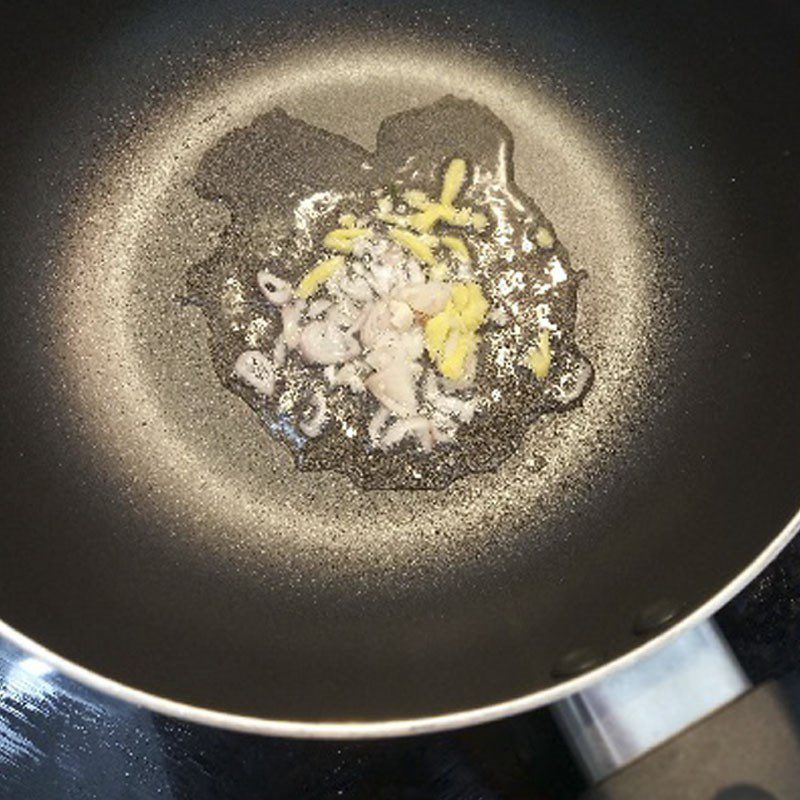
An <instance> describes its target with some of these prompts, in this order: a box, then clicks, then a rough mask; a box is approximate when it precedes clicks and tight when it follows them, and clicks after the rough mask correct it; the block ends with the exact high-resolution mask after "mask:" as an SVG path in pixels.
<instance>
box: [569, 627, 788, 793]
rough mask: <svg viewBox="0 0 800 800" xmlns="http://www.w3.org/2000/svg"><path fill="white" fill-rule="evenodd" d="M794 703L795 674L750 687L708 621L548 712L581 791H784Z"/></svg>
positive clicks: (726, 646)
mask: <svg viewBox="0 0 800 800" xmlns="http://www.w3.org/2000/svg"><path fill="white" fill-rule="evenodd" d="M787 699H789V702H787ZM798 707H800V676H793V677H789V678H786V679H784V680H783V681H782V682H780V683H776V682H771V683H767V684H764V685H762V686H759V687H757V688H755V689H753V688H751V687H750V683H749V681H748V679H747V677H746V676H745V674H744V672H743V671H742V669H741V667H740V666H739V664H738V662H737V660H736V657H735V656H734V655H733V653H732V652H731V650H730V648H729V647H728V644H727V642H726V641H725V639H724V638H723V637H722V635H721V634H720V632H719V630H718V629H717V627H716V625H715V624H714V623H713V622H712V621H708V622H703V623H701V624H700V625H697V626H696V627H694V628H692V629H691V630H689V631H687V632H686V633H684V634H681V635H680V636H678V637H677V638H676V639H674V640H673V641H672V642H670V643H669V644H667V645H665V646H664V647H663V648H661V649H660V650H658V651H657V652H656V653H654V654H652V655H650V656H648V657H646V658H645V659H643V660H642V661H641V662H639V663H637V664H635V665H634V666H632V667H628V668H627V669H624V670H621V671H619V672H617V673H616V674H613V675H611V676H610V677H608V678H606V679H604V680H602V681H599V682H598V683H596V684H594V685H593V686H590V687H589V688H588V689H586V690H585V691H583V692H580V693H578V694H576V695H573V696H572V697H569V698H567V699H566V700H563V701H561V702H560V703H558V704H557V705H556V706H555V707H554V713H555V717H556V719H557V721H558V723H559V725H560V727H561V729H562V731H563V732H564V733H565V735H566V738H567V740H568V742H569V743H570V746H571V747H572V749H573V752H574V753H575V755H576V757H577V758H578V760H579V762H580V763H581V765H582V767H583V769H584V772H585V774H586V777H587V778H588V779H589V781H590V782H591V783H592V784H594V786H593V788H592V789H590V790H589V791H588V793H587V794H585V795H584V796H583V797H582V800H640V798H643V797H646V798H648V800H674V798H676V797H680V798H681V799H682V800H695V798H697V800H793V798H796V797H797V787H798V786H800V720H798V719H797V718H796V712H795V710H794V709H796V708H798Z"/></svg>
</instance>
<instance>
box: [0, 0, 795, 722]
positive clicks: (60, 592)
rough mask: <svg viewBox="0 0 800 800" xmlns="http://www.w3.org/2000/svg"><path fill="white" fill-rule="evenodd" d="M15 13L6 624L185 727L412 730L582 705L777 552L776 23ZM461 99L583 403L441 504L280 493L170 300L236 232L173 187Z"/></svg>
mask: <svg viewBox="0 0 800 800" xmlns="http://www.w3.org/2000/svg"><path fill="white" fill-rule="evenodd" d="M4 14H5V19H4V24H3V26H2V27H3V29H4V38H5V39H6V41H5V43H4V46H3V48H2V49H0V64H1V65H2V73H1V74H2V75H3V76H4V77H3V78H2V105H1V107H2V111H3V117H4V124H3V126H2V128H1V129H0V143H2V148H0V177H2V198H1V199H0V253H2V276H3V280H4V283H3V290H2V297H1V299H0V304H1V305H0V324H2V332H3V337H2V343H1V344H0V348H1V355H2V364H3V380H2V382H1V383H0V447H2V459H0V470H1V471H2V487H3V488H2V492H0V497H1V498H2V501H1V503H0V514H2V517H1V518H2V522H3V527H2V535H0V618H1V619H2V620H4V623H5V624H4V627H3V631H4V632H5V633H6V634H8V635H11V636H12V637H14V638H16V639H18V640H19V641H22V640H23V637H25V643H26V644H27V646H29V647H30V648H32V649H34V650H36V651H37V652H46V654H51V655H50V657H56V656H57V657H59V658H61V659H66V660H67V661H68V662H70V664H73V665H79V667H78V666H69V665H67V663H66V661H61V662H60V663H61V664H62V666H67V668H68V669H71V670H72V671H73V673H75V674H79V676H80V677H83V678H84V679H85V680H89V681H91V682H94V683H95V684H96V685H100V686H102V687H104V688H106V689H108V690H110V691H113V692H116V693H118V694H121V695H122V696H125V697H128V698H130V699H135V700H137V701H139V702H144V703H147V704H149V705H151V706H153V707H156V708H159V709H161V710H164V711H168V712H170V713H176V714H179V715H183V716H186V717H190V718H193V719H198V720H200V721H206V722H210V723H213V724H225V725H231V726H236V727H243V728H247V729H252V730H260V731H263V732H273V733H287V734H295V735H369V734H371V733H402V732H408V731H410V730H412V729H425V728H430V727H437V726H445V725H453V724H459V723H467V722H472V721H479V720H482V719H488V718H490V717H492V716H498V715H500V714H503V713H509V712H510V711H513V710H521V709H523V708H528V707H532V706H535V705H538V704H541V703H543V702H547V701H549V700H552V699H554V698H555V697H557V696H558V695H560V694H563V693H565V692H567V691H569V690H571V689H574V688H576V687H577V686H578V685H579V684H580V680H581V679H580V678H577V677H576V676H578V675H582V674H585V673H590V672H591V671H592V670H596V669H599V668H602V667H603V666H604V665H607V664H609V663H610V662H612V661H613V660H614V659H618V658H620V657H622V656H624V655H626V654H629V657H630V658H633V657H635V655H634V654H635V652H636V650H637V648H640V647H641V646H642V645H644V644H645V643H646V642H647V641H648V640H650V639H652V638H653V637H655V636H657V635H658V634H662V633H663V632H664V631H667V630H670V629H672V630H676V628H675V626H676V625H677V624H679V623H680V622H681V621H683V623H684V624H685V623H686V622H687V620H688V619H689V618H690V617H691V616H692V615H693V614H695V615H702V614H707V613H710V612H711V611H712V610H713V609H714V608H715V607H717V606H718V605H719V604H720V603H721V602H722V601H723V600H724V599H725V598H726V597H727V596H729V595H730V593H731V592H733V591H735V589H736V588H737V587H739V586H741V585H742V583H743V582H744V581H745V580H746V579H747V578H748V576H752V575H753V574H754V573H755V571H756V570H757V569H758V568H759V567H760V566H762V565H763V563H764V562H765V560H766V559H767V558H768V557H769V556H770V555H772V554H774V553H775V552H777V548H778V547H779V546H780V545H781V544H783V543H784V542H785V541H786V539H787V538H788V537H789V535H791V533H792V532H793V531H794V528H795V527H796V521H797V518H796V517H795V522H794V523H792V519H793V516H794V515H795V513H796V511H797V508H798V500H800V414H798V413H797V397H798V396H799V395H800V371H798V369H797V346H798V341H800V313H799V312H800V278H799V277H798V275H799V274H800V270H798V267H799V266H800V264H798V245H797V230H796V228H797V215H798V209H799V208H800V206H799V205H798V196H800V195H799V194H798V190H800V180H798V178H799V177H800V166H799V165H800V158H799V157H798V152H797V144H798V141H800V136H799V135H800V112H799V111H798V103H797V97H798V88H800V86H799V85H798V84H800V81H798V62H797V52H798V48H797V45H798V32H799V31H800V21H799V20H798V15H797V11H796V8H795V7H794V6H793V5H792V4H790V3H780V2H775V3H769V4H763V3H745V4H730V3H700V4H698V3H689V2H674V3H669V4H650V3H647V4H632V3H623V2H602V3H579V2H558V3H556V2H546V0H537V1H536V2H525V3H523V2H505V3H501V4H486V3H470V2H467V3H463V2H462V3H437V4H436V5H435V7H427V6H424V5H420V4H414V3H404V2H399V3H398V2H393V3H380V2H375V3H361V2H352V3H342V4H335V3H324V4H317V3H304V2H292V3H288V2H286V3H279V2H258V3H255V2H252V3H250V2H244V0H243V1H242V2H230V3H224V4H220V3H210V2H209V3H204V2H201V3H180V2H172V3H148V2H127V3H114V4H111V3H99V2H77V3H72V4H68V6H64V5H63V4H56V3H49V2H41V3H37V4H35V7H33V8H30V7H27V5H23V4H20V5H19V6H17V7H9V8H7V9H6V10H5V12H4ZM447 94H453V95H455V96H457V97H461V98H464V99H474V100H476V101H478V102H479V103H481V104H484V105H486V106H488V107H489V108H490V109H491V110H492V111H493V112H494V113H495V114H496V115H497V116H498V117H500V118H501V119H502V120H503V121H504V122H505V124H506V125H508V127H509V128H510V129H511V131H512V133H513V136H514V145H515V150H514V174H515V180H516V182H517V184H518V185H519V186H520V187H521V188H523V189H524V190H525V191H526V192H527V193H528V194H529V195H530V196H531V197H533V198H534V199H535V200H536V202H537V203H538V204H539V205H540V206H541V207H542V209H543V210H544V212H545V213H546V214H547V216H548V217H549V218H550V219H551V220H552V222H553V224H554V225H555V228H556V230H557V231H558V233H559V236H560V237H561V239H562V240H563V242H564V244H565V246H566V247H567V248H568V250H569V251H570V254H571V257H572V261H573V264H574V266H576V267H578V268H580V269H584V270H585V271H586V272H587V274H588V278H587V280H586V281H585V282H584V283H583V284H582V285H581V288H580V294H579V317H578V325H577V335H578V341H579V344H580V346H581V348H582V350H583V351H584V352H585V353H586V354H587V355H588V357H589V358H590V360H591V362H592V364H593V366H594V369H595V379H594V385H593V387H592V389H591V391H590V392H589V393H588V394H587V396H586V397H585V400H584V401H583V403H582V404H581V405H580V406H579V407H576V408H574V409H572V410H570V411H569V412H566V413H564V414H559V415H555V416H553V415H551V416H549V417H544V418H542V419H541V420H540V421H539V422H538V423H537V424H536V425H535V426H534V427H533V428H532V429H531V430H530V432H529V434H528V437H527V439H526V442H525V445H524V447H523V448H521V450H520V452H519V453H517V455H515V456H514V457H513V458H512V459H510V460H509V461H508V462H507V463H506V464H505V465H503V466H502V467H501V468H500V469H499V470H498V471H497V472H496V473H492V474H483V475H476V476H472V477H469V478H465V479H463V480H460V481H457V482H456V483H454V484H453V485H452V486H451V487H450V488H449V489H447V490H444V491H433V492H424V491H405V492H398V491H363V490H360V489H358V488H357V487H355V486H354V485H353V484H352V483H351V482H349V481H348V480H347V479H346V478H345V477H343V476H340V475H333V474H327V473H306V472H297V471H296V470H295V469H294V467H293V463H292V460H291V458H290V456H289V453H288V452H287V451H286V450H285V449H284V448H282V447H281V446H279V445H278V444H276V443H274V442H273V441H271V440H270V439H269V437H267V436H266V434H265V433H264V431H263V430H261V429H260V428H259V425H258V423H257V421H256V419H255V417H254V415H253V414H252V413H251V412H250V410H249V409H248V408H247V407H246V405H245V404H244V403H243V402H242V401H241V400H239V399H238V398H236V397H234V396H233V395H232V394H231V393H229V392H227V391H226V390H224V389H223V387H222V386H221V385H220V383H219V381H218V380H217V379H216V377H215V375H214V373H213V370H212V366H211V360H210V357H209V352H208V344H207V331H206V327H205V322H204V320H203V317H202V314H201V313H200V311H199V310H198V309H197V308H195V307H192V306H191V305H187V304H185V303H181V302H179V299H180V297H181V296H182V294H183V293H184V289H185V275H186V270H187V268H188V267H190V266H191V264H192V263H195V262H196V261H197V260H199V259H202V258H204V257H206V256H207V255H208V254H209V253H211V252H213V249H214V247H215V246H216V243H217V242H218V240H219V236H220V234H221V233H222V231H223V230H224V228H225V226H226V225H227V224H228V223H229V221H230V220H229V217H228V215H227V212H226V209H225V207H224V204H223V203H216V202H214V201H213V200H207V199H201V198H200V197H199V196H198V195H197V193H196V192H195V191H194V189H193V183H192V178H193V175H194V174H195V172H196V169H197V165H198V163H199V162H200V159H202V157H203V155H204V154H205V153H207V152H208V150H209V149H210V148H211V147H212V146H214V145H215V143H218V142H219V141H220V140H221V139H222V137H224V136H225V135H226V134H228V133H230V132H231V131H233V130H235V129H237V128H243V127H246V126H248V125H249V124H251V123H252V121H253V120H254V119H256V118H257V117H258V116H259V115H260V114H263V113H265V112H267V111H269V110H271V109H273V108H275V107H281V108H284V109H285V110H286V111H287V112H288V113H290V114H292V115H294V116H296V117H299V118H301V119H303V120H305V121H307V122H309V123H311V124H314V125H318V126H320V127H322V128H325V129H327V130H331V131H333V132H335V133H338V134H341V135H344V136H347V137H349V138H351V139H352V140H353V141H355V142H357V143H358V144H360V145H362V146H364V147H365V148H367V149H373V148H374V146H375V136H376V131H377V129H378V126H379V124H380V122H381V121H382V120H383V119H384V118H385V117H386V116H387V115H390V114H393V113H396V112H399V111H402V110H404V109H408V108H413V107H415V106H419V105H422V104H425V103H428V102H432V101H434V100H436V99H438V98H440V97H442V96H444V95H447ZM257 157H258V154H257V153H256V154H253V153H250V154H249V155H248V154H244V156H243V157H242V159H231V162H230V166H229V169H230V178H231V180H233V181H238V180H241V181H246V180H247V168H248V164H249V163H251V162H249V161H248V158H251V159H252V158H257ZM307 157H308V160H309V163H310V164H312V165H313V162H314V159H315V157H316V156H315V153H314V152H309V153H308V154H307ZM33 642H35V643H36V644H33ZM40 648H45V649H46V651H45V650H41V649H40ZM639 652H641V651H639ZM52 654H55V656H54V655H52ZM99 676H102V678H101V677H99ZM109 681H111V682H109ZM123 687H129V688H127V689H126V688H123ZM131 689H133V690H136V691H137V692H138V693H137V694H134V693H132V692H131ZM434 718H435V719H434ZM408 720H412V721H413V720H416V722H405V721H408ZM421 720H422V721H421Z"/></svg>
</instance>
